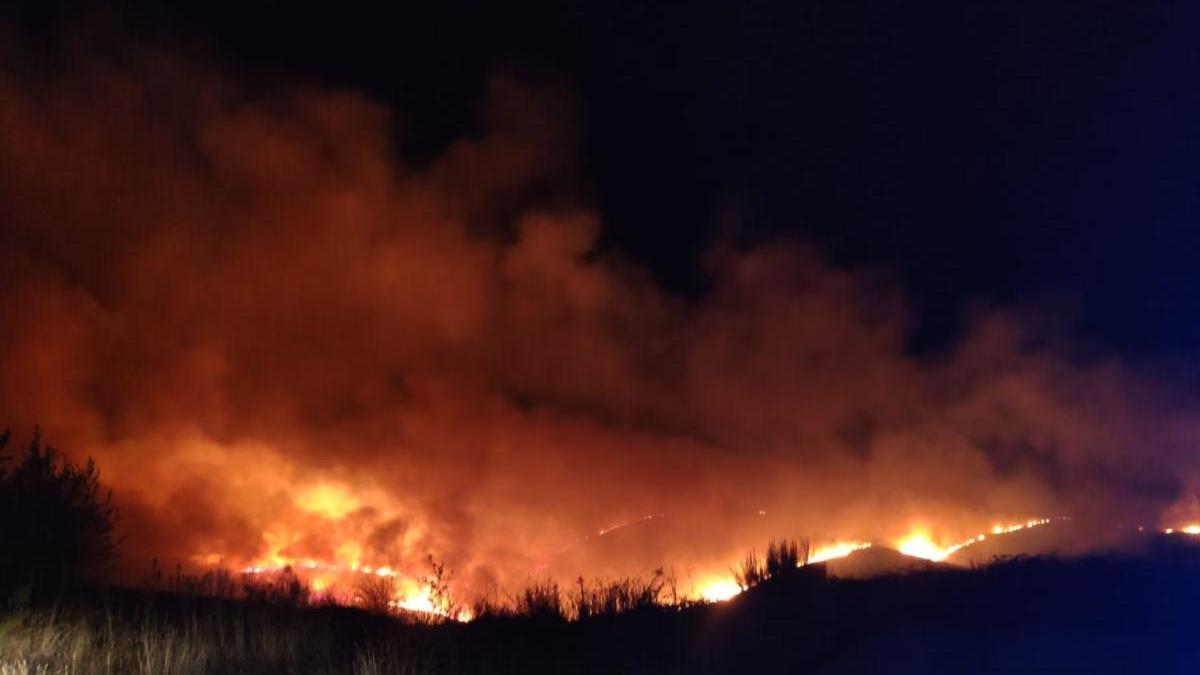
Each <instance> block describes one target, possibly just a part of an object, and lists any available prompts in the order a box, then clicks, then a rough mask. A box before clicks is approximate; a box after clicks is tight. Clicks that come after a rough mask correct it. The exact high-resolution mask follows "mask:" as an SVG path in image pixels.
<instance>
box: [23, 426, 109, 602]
mask: <svg viewBox="0 0 1200 675" xmlns="http://www.w3.org/2000/svg"><path fill="white" fill-rule="evenodd" d="M8 440H9V434H8V432H5V433H4V434H3V436H2V437H0V449H3V447H4V446H6V445H7V443H8ZM116 517H117V512H116V509H115V508H114V507H113V505H112V492H111V491H108V490H104V489H102V488H101V485H100V471H99V470H98V469H97V468H96V464H95V462H93V461H92V459H91V458H88V460H87V462H86V463H85V464H84V465H83V466H82V467H79V466H76V465H74V464H73V463H71V462H70V461H69V460H67V459H66V458H64V457H62V456H61V455H60V454H59V453H58V452H57V451H56V450H55V449H54V448H52V447H50V446H48V445H42V442H41V439H40V437H39V436H38V434H37V433H36V432H35V433H34V436H33V439H32V440H31V441H30V442H29V445H28V446H26V448H25V451H24V452H22V453H20V454H19V455H18V456H17V457H15V458H13V457H4V456H0V542H2V544H0V591H4V594H3V596H0V600H2V599H3V598H5V597H9V594H10V593H11V592H12V591H13V590H14V589H19V588H28V589H29V590H30V592H31V593H32V594H33V595H34V596H35V598H37V597H42V596H49V595H52V594H54V593H57V592H58V590H59V589H61V588H62V585H63V584H64V583H67V582H72V581H77V580H80V579H81V578H83V577H85V576H88V575H91V574H93V573H96V572H102V571H105V570H107V568H108V567H109V566H110V565H111V563H112V561H113V560H114V559H115V558H116V555H117V551H116V546H115V544H114V542H113V534H112V532H113V523H114V521H115V520H116Z"/></svg>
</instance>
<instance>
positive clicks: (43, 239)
mask: <svg viewBox="0 0 1200 675" xmlns="http://www.w3.org/2000/svg"><path fill="white" fill-rule="evenodd" d="M4 48H5V49H7V50H10V51H13V52H14V55H13V56H15V55H16V54H15V53H16V52H18V51H19V47H14V46H12V45H7V46H5V47H4ZM78 49H79V50H80V53H81V54H83V55H85V56H87V58H83V57H80V58H63V59H61V60H59V61H56V62H55V64H56V65H53V66H47V68H48V69H49V72H42V71H41V70H38V72H32V71H31V70H22V69H21V68H13V69H6V70H5V71H4V72H3V73H0V128H2V130H3V133H0V157H3V158H4V161H2V162H0V214H2V217H3V222H4V226H3V228H0V309H2V310H3V311H4V315H5V316H7V317H11V319H10V320H9V321H8V322H6V325H5V330H4V331H3V334H2V335H0V361H2V362H3V363H4V364H5V369H6V370H5V377H4V378H2V380H0V410H3V411H4V413H5V414H6V415H7V416H9V420H10V421H11V422H12V423H13V424H14V425H15V427H16V428H17V429H19V430H25V429H32V428H33V425H34V424H36V423H40V424H42V425H43V426H44V428H46V429H48V430H51V431H52V433H53V434H54V436H55V437H56V438H58V439H61V442H62V443H63V444H64V446H65V447H67V448H70V449H72V450H77V451H86V452H88V453H91V454H92V455H94V456H95V457H96V459H97V461H98V462H99V463H100V464H101V465H102V466H103V467H105V471H106V474H105V475H106V479H107V480H108V481H109V482H110V483H111V485H112V486H113V487H114V488H115V491H116V499H117V506H118V507H119V508H120V510H121V513H122V514H123V517H122V518H121V520H120V521H119V522H118V525H117V526H118V532H117V534H118V535H119V536H120V537H121V538H122V540H123V541H124V550H123V555H122V556H121V558H120V560H119V568H118V569H117V570H116V571H117V573H118V575H120V577H121V578H123V579H124V580H126V581H137V580H140V579H143V578H144V576H145V570H146V569H148V568H150V565H151V560H153V559H155V558H157V559H159V560H164V561H169V562H168V563H167V564H168V566H172V565H174V564H175V563H176V562H178V563H180V564H181V566H182V568H181V570H182V571H181V572H180V578H183V576H185V575H194V576H196V577H197V578H204V575H207V574H212V575H219V574H224V572H221V570H228V571H230V572H231V573H232V574H235V575H238V576H239V578H242V577H243V576H244V578H247V579H250V580H254V579H264V580H265V579H275V578H277V577H278V575H281V574H291V575H295V577H296V578H297V579H300V580H302V583H303V584H304V585H305V587H306V588H310V589H311V592H312V593H315V594H325V595H328V596H335V597H339V598H342V599H349V601H350V602H352V603H354V602H356V603H357V604H359V605H362V606H371V607H379V608H382V607H385V606H386V607H388V608H399V609H405V610H415V611H418V612H423V613H427V614H437V615H445V616H450V617H459V616H462V617H464V618H465V617H466V616H469V615H470V613H471V611H472V610H471V609H470V608H469V607H467V606H466V605H465V604H463V605H461V606H460V605H457V604H455V603H453V602H451V600H450V598H464V599H466V598H476V597H486V596H487V595H488V593H489V592H492V591H494V590H495V589H519V588H524V587H527V585H528V584H530V583H533V584H543V583H544V584H550V585H551V586H530V587H531V588H535V589H539V588H540V589H541V590H535V591H533V595H527V596H519V597H518V598H517V601H518V604H520V606H523V607H527V608H537V607H542V606H544V605H548V604H550V601H549V600H547V599H546V598H548V597H549V596H550V595H553V594H549V593H547V592H544V591H545V589H546V588H555V589H559V588H567V587H570V586H571V585H572V584H573V581H574V580H576V579H578V578H579V577H580V575H582V576H583V578H585V579H620V578H635V577H631V576H630V575H637V574H644V573H646V571H648V570H656V569H664V570H668V573H667V574H666V575H665V576H661V577H660V576H654V577H653V579H655V581H649V582H646V584H649V585H644V586H637V587H636V588H633V589H631V590H629V593H630V594H631V595H630V598H632V599H629V598H625V596H624V595H622V594H623V593H625V591H624V590H622V591H621V592H617V591H614V590H612V589H611V588H609V587H606V586H604V585H603V582H597V583H599V584H600V585H598V586H596V585H592V586H587V587H586V588H585V587H584V585H582V584H580V585H579V588H578V595H579V598H580V600H579V603H580V606H584V605H585V604H587V603H591V602H595V603H599V605H601V606H605V607H607V606H610V605H613V606H626V605H628V604H630V603H632V604H633V605H637V604H639V603H641V602H643V600H644V599H645V598H646V597H648V596H647V594H649V595H651V596H654V597H659V594H660V593H663V592H665V591H664V589H665V588H667V586H664V585H662V584H663V583H664V582H663V579H664V578H666V577H667V576H670V577H671V578H672V579H673V581H672V583H671V585H670V589H671V593H672V595H673V597H678V598H685V599H708V600H719V599H725V598H729V597H732V596H733V595H735V594H736V593H737V592H738V590H740V589H742V588H747V587H749V586H752V585H753V583H751V580H750V577H746V576H742V577H741V578H740V579H739V578H735V575H734V574H732V573H731V571H730V566H731V564H732V563H733V561H737V560H738V559H739V556H741V555H742V554H743V552H744V551H746V550H749V549H750V548H751V546H752V545H754V544H756V543H761V542H762V541H766V540H768V539H769V538H770V537H772V536H777V535H779V534H780V533H810V534H811V538H810V539H809V541H810V542H811V543H812V548H811V549H810V548H808V545H807V544H805V547H804V549H803V550H802V551H801V550H796V551H795V553H796V555H795V556H793V555H792V550H791V549H788V550H787V551H785V553H786V555H785V556H784V558H785V559H787V560H791V559H792V558H793V557H794V558H795V559H796V561H797V563H798V564H803V563H815V562H822V561H830V560H834V559H836V558H839V557H842V556H845V555H849V554H852V553H854V552H856V551H861V550H864V549H866V548H867V547H875V548H879V547H892V548H896V549H898V550H899V551H900V552H901V553H904V554H906V555H909V556H916V557H920V558H925V559H928V560H933V561H945V560H950V559H952V558H953V557H954V556H955V554H956V553H959V552H962V551H964V550H965V549H969V548H970V547H973V546H975V545H976V544H978V543H980V542H983V541H984V540H986V539H988V538H990V537H993V536H999V535H1002V534H1003V533H1006V532H1009V531H1012V530H1017V529H1022V528H1029V527H1035V526H1042V525H1046V524H1048V522H1054V519H1053V518H1051V519H1047V517H1046V515H1045V514H1068V515H1069V516H1071V518H1072V521H1071V523H1072V527H1071V528H1069V529H1064V530H1063V531H1064V534H1063V536H1062V538H1061V541H1058V542H1056V547H1057V548H1058V549H1059V550H1062V551H1066V552H1073V553H1079V552H1084V551H1088V550H1095V549H1097V548H1100V547H1102V546H1104V545H1105V544H1107V543H1108V542H1109V541H1110V540H1111V539H1112V538H1113V537H1114V536H1115V535H1113V531H1114V526H1113V524H1115V523H1121V524H1125V525H1126V526H1128V527H1134V526H1138V525H1141V526H1144V527H1148V528H1151V529H1162V528H1164V527H1170V528H1172V529H1173V530H1177V531H1182V532H1189V533H1193V532H1195V531H1200V526H1196V525H1191V524H1190V523H1194V522H1196V521H1197V520H1198V519H1200V508H1197V506H1196V504H1197V502H1196V499H1195V497H1194V496H1193V495H1194V494H1196V493H1197V487H1198V480H1200V470H1198V469H1200V467H1198V466H1197V461H1198V459H1197V455H1196V453H1194V452H1190V448H1191V445H1192V442H1193V434H1192V431H1193V430H1194V428H1195V421H1196V419H1197V415H1196V412H1195V411H1196V410H1197V408H1196V406H1195V405H1194V402H1193V401H1190V400H1188V399H1187V398H1186V397H1185V396H1183V395H1181V394H1179V393H1177V392H1174V391H1172V390H1171V389H1170V388H1169V387H1167V386H1166V385H1164V384H1162V383H1161V382H1158V381H1156V380H1155V379H1154V378H1152V377H1150V376H1148V375H1146V374H1144V373H1141V372H1139V371H1138V370H1137V369H1136V368H1132V367H1130V366H1127V365H1125V364H1122V363H1120V362H1117V361H1116V360H1113V359H1104V358H1099V359H1097V358H1092V357H1089V358H1085V357H1083V356H1081V355H1080V354H1079V353H1078V352H1076V351H1074V350H1073V349H1072V348H1071V346H1070V343H1069V341H1066V340H1062V341H1059V340H1055V339H1052V336H1053V332H1051V331H1050V330H1049V328H1048V326H1047V324H1046V323H1045V322H1044V321H1043V320H1042V319H1041V318H1039V317H1037V316H1033V315H1030V314H1026V313H1023V312H1019V311H1016V310H1005V309H993V310H989V311H981V312H979V313H977V314H976V315H974V316H973V318H972V319H971V320H970V321H969V322H967V324H966V325H965V326H964V328H963V331H962V333H961V335H960V337H959V339H957V340H956V341H955V342H953V343H952V344H950V345H948V346H946V347H945V348H944V349H941V350H940V351H938V352H937V353H935V354H920V355H917V354H914V353H913V352H912V350H911V349H910V345H909V340H908V337H909V333H910V328H911V322H912V317H911V313H910V311H909V309H908V307H907V305H906V301H905V299H904V297H903V294H902V293H901V292H900V291H899V289H898V287H897V285H896V284H894V283H892V282H891V281H890V280H889V277H888V274H887V272H886V270H873V269H863V268H845V267H841V266H838V265H835V264H833V263H832V262H830V260H828V259H827V258H826V257H825V256H824V255H823V254H822V253H821V252H820V251H819V250H817V249H816V248H815V247H814V246H812V245H810V244H808V243H805V242H800V241H794V240H790V241H772V242H763V243H759V244H756V245H754V246H742V245H739V244H738V243H737V242H735V241H716V242H714V243H713V244H712V246H711V247H710V249H709V250H708V251H707V252H706V253H705V255H704V258H703V262H702V267H703V269H704V270H705V275H706V284H705V286H704V289H703V291H702V292H695V293H679V292H674V291H672V290H669V289H666V288H664V287H662V286H661V285H660V284H658V283H657V282H656V281H655V279H654V278H653V275H652V274H651V273H650V272H649V271H648V270H647V269H645V268H643V267H641V266H639V264H638V263H637V262H636V261H634V260H630V259H629V258H628V257H627V256H625V255H623V254H622V253H621V252H620V251H617V250H614V249H613V248H611V247H609V246H607V245H606V244H605V243H604V242H605V240H604V237H603V224H602V223H601V222H600V218H599V216H598V215H597V214H596V213H595V212H593V211H592V210H590V209H589V208H588V206H587V202H586V201H585V200H583V199H582V198H580V199H575V198H573V196H575V195H579V194H580V192H581V190H580V188H579V186H578V184H577V180H576V177H575V175H574V171H573V158H572V152H573V150H572V148H573V144H574V139H575V136H574V132H573V129H572V125H571V123H570V120H571V119H572V118H573V117H572V113H571V109H572V100H571V96H570V94H569V93H568V92H565V91H564V90H563V88H562V87H561V86H559V85H558V84H556V83H553V82H544V81H536V82H535V81H529V80H525V79H522V78H520V77H518V76H513V75H511V74H507V75H498V76H496V77H494V78H493V79H492V80H491V81H490V84H489V86H488V88H487V93H486V96H485V100H484V101H483V103H482V104H481V107H480V113H479V123H478V133H474V134H471V135H470V136H469V137H465V138H463V139H460V140H457V141H454V142H452V143H449V144H447V145H446V146H445V147H444V148H442V150H441V152H440V153H437V154H435V156H433V157H432V159H428V160H427V161H426V160H423V161H420V162H418V161H415V160H411V159H409V158H405V157H403V155H402V153H401V152H399V150H398V149H397V142H396V139H395V138H394V131H393V127H394V125H393V122H394V120H393V119H392V113H391V112H390V111H389V110H388V109H386V108H385V107H384V106H382V105H380V104H378V103H376V102H374V101H372V100H370V99H369V98H368V97H366V96H364V95H362V94H360V93H356V92H352V91H327V90H323V89H319V88H314V87H302V86H281V87H267V88H260V87H252V86H249V85H246V84H243V83H241V82H238V81H237V80H236V79H234V78H231V77H230V76H228V75H226V74H224V73H222V72H220V71H219V70H218V69H216V68H215V67H213V66H211V65H209V64H205V63H197V62H193V61H188V60H185V59H180V58H178V57H174V56H171V55H168V54H161V53H154V52H148V53H146V54H144V56H145V57H146V58H143V59H138V60H136V63H137V65H133V64H134V61H120V62H118V61H114V60H112V59H108V58H104V57H101V56H96V57H95V58H92V57H91V55H90V53H89V49H91V48H90V47H89V46H88V45H80V46H79V47H78ZM96 51H97V53H99V52H101V51H102V50H98V49H97V50H96ZM5 61H6V62H10V63H26V62H27V61H28V59H19V58H15V57H14V58H8V59H5ZM101 130H103V131H102V132H101ZM546 195H555V197H554V198H553V199H548V198H547V197H546ZM914 523H917V524H918V525H914ZM995 523H1000V524H998V525H994V526H993V524H995ZM1096 524H1099V525H1096ZM431 556H433V557H432V559H431ZM431 560H436V563H433V564H432V567H433V569H432V570H431ZM770 561H771V554H770V552H769V551H768V558H767V561H766V563H767V564H768V567H769V566H770ZM443 566H444V567H443ZM785 566H786V565H785ZM793 567H794V566H793ZM671 569H674V573H673V575H672V574H671V573H670V570H671ZM447 570H453V575H452V578H451V575H449V574H447V573H446V571H447ZM743 572H744V573H745V574H749V573H750V570H749V569H745V570H743ZM770 574H773V573H772V572H770V571H769V570H768V572H767V575H768V576H769V575H770ZM214 578H215V577H214ZM214 583H215V582H214ZM220 583H225V582H220ZM255 583H257V582H255ZM271 583H274V582H271ZM289 583H290V582H289ZM245 587H246V588H251V587H254V586H253V584H250V585H247V586H245ZM245 592H249V591H245ZM256 592H257V591H256ZM306 592H309V591H306ZM506 592H508V591H506ZM514 592H515V591H514ZM584 598H587V600H586V601H585V600H584ZM531 611H532V610H531ZM589 611H590V610H589Z"/></svg>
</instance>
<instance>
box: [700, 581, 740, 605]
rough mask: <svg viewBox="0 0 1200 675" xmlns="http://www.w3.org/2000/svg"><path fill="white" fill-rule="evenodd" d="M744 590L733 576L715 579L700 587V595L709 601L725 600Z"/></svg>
mask: <svg viewBox="0 0 1200 675" xmlns="http://www.w3.org/2000/svg"><path fill="white" fill-rule="evenodd" d="M741 592H742V587H741V586H738V584H737V582H736V581H734V580H733V579H732V578H725V579H714V580H712V581H708V582H705V583H704V584H703V585H701V587H700V597H701V598H702V599H704V600H707V601H708V602H724V601H725V600H728V599H730V598H732V597H733V596H735V595H737V594H738V593H741Z"/></svg>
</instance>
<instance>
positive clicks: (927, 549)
mask: <svg viewBox="0 0 1200 675" xmlns="http://www.w3.org/2000/svg"><path fill="white" fill-rule="evenodd" d="M1062 519H1063V520H1065V519H1066V518H1062ZM1049 523H1050V519H1049V518H1035V519H1033V520H1027V521H1025V522H1022V523H1013V524H1011V525H994V526H993V527H992V531H991V533H992V534H993V535H1000V534H1008V533H1010V532H1016V531H1018V530H1025V529H1029V528H1032V527H1038V526H1039V525H1047V524H1049ZM1197 532H1200V528H1198V529H1197ZM986 539H987V535H986V534H984V533H982V532H981V533H979V534H977V535H975V536H974V537H971V538H970V539H966V540H963V541H959V542H955V543H952V544H949V545H945V546H943V545H939V544H938V543H937V542H936V541H934V539H933V537H932V536H931V535H930V534H929V531H928V530H926V529H924V528H917V529H914V530H913V531H911V532H909V533H908V534H907V535H905V536H904V537H902V538H901V539H900V540H899V541H897V542H896V550H898V551H900V552H901V553H903V554H904V555H909V556H913V557H915V558H924V559H926V560H933V561H935V562H940V561H942V560H945V559H946V558H949V557H950V556H951V555H953V554H954V553H956V552H958V551H961V550H962V549H964V548H966V547H968V546H972V545H974V544H978V543H979V542H981V541H984V540H986Z"/></svg>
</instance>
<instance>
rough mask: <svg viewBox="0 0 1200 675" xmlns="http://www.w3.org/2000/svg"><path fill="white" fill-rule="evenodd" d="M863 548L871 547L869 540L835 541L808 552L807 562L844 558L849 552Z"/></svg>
mask: <svg viewBox="0 0 1200 675" xmlns="http://www.w3.org/2000/svg"><path fill="white" fill-rule="evenodd" d="M865 548H871V542H869V541H836V542H834V543H832V544H829V545H827V546H822V547H820V548H818V549H816V550H815V551H813V552H812V553H810V554H809V556H808V562H809V563H820V562H825V561H827V560H834V559H837V558H845V557H846V556H848V555H850V554H851V553H854V552H855V551H861V550H863V549H865Z"/></svg>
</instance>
